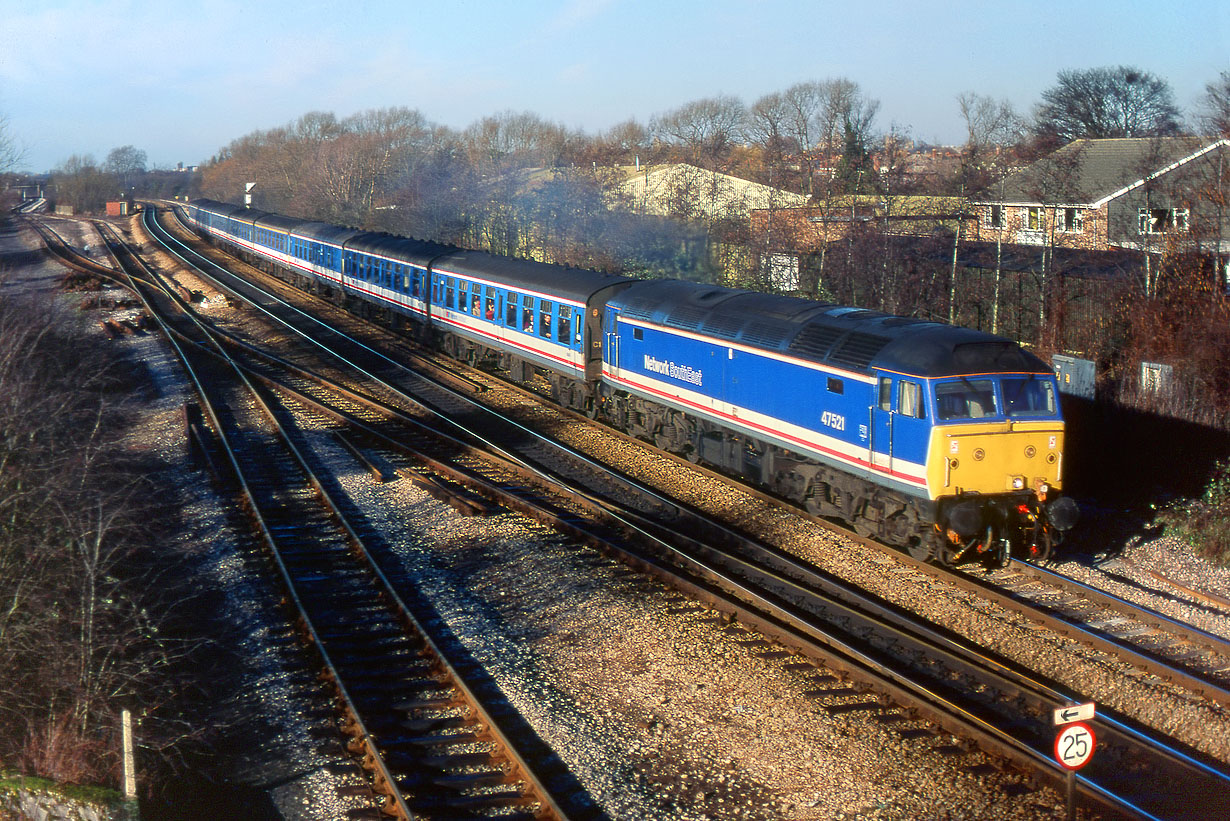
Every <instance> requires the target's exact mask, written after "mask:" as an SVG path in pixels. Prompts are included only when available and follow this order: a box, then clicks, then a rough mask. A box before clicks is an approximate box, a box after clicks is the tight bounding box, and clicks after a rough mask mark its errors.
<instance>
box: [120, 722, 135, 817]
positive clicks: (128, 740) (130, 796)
mask: <svg viewBox="0 0 1230 821" xmlns="http://www.w3.org/2000/svg"><path fill="white" fill-rule="evenodd" d="M123 725H124V800H125V801H136V800H137V764H136V762H135V761H134V760H133V755H132V713H131V712H129V711H128V710H124V712H123Z"/></svg>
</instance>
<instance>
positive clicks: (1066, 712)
mask: <svg viewBox="0 0 1230 821" xmlns="http://www.w3.org/2000/svg"><path fill="white" fill-rule="evenodd" d="M1095 715H1097V705H1096V704H1094V703H1093V702H1092V701H1088V702H1086V703H1084V704H1069V705H1068V706H1067V707H1060V708H1058V709H1057V710H1055V726H1056V727H1062V726H1063V725H1065V724H1071V723H1073V722H1075V721H1093V717H1094V716H1095Z"/></svg>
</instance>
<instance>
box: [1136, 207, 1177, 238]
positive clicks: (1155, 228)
mask: <svg viewBox="0 0 1230 821" xmlns="http://www.w3.org/2000/svg"><path fill="white" fill-rule="evenodd" d="M1187 218H1188V211H1187V209H1186V208H1141V209H1140V233H1142V234H1165V233H1166V232H1168V231H1186V230H1187Z"/></svg>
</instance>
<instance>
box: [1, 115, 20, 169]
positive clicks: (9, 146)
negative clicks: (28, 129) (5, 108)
mask: <svg viewBox="0 0 1230 821" xmlns="http://www.w3.org/2000/svg"><path fill="white" fill-rule="evenodd" d="M24 158H25V152H24V151H22V150H21V148H20V147H19V146H18V145H17V140H16V138H15V137H14V136H13V129H12V126H11V125H9V119H8V117H6V116H5V115H4V114H0V174H6V173H8V172H10V171H12V170H14V169H15V168H16V167H17V164H18V163H20V162H21V161H22V160H23V159H24Z"/></svg>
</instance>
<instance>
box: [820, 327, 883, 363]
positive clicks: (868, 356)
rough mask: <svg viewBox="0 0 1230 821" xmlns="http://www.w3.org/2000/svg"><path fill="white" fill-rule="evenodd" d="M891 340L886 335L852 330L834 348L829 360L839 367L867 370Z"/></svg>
mask: <svg viewBox="0 0 1230 821" xmlns="http://www.w3.org/2000/svg"><path fill="white" fill-rule="evenodd" d="M891 341H892V340H891V339H889V338H888V337H886V336H875V335H874V334H865V333H862V332H861V331H851V332H850V333H849V335H848V336H846V338H845V339H843V340H842V342H841V344H840V345H838V346H837V347H836V348H834V349H833V351H832V353H830V354H829V356H828V360H827V361H828V362H829V363H831V364H833V365H837V366H838V367H843V368H851V369H853V370H860V371H861V370H866V369H867V366H868V365H870V364H871V360H872V359H875V355H876V354H878V353H879V352H880V351H881V350H883V348H884V346H885V345H887V344H888V343H889V342H891Z"/></svg>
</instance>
